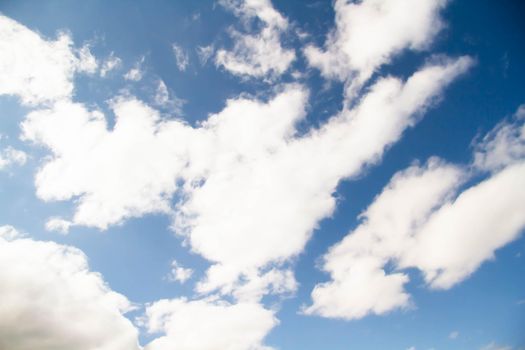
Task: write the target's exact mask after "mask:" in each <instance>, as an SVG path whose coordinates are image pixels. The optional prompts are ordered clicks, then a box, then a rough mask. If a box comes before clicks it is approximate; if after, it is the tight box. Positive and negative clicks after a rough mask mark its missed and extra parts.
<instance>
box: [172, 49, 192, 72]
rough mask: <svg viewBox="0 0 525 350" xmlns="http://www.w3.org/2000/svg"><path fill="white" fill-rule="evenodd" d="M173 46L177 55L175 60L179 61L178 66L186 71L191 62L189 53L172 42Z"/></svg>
mask: <svg viewBox="0 0 525 350" xmlns="http://www.w3.org/2000/svg"><path fill="white" fill-rule="evenodd" d="M171 48H172V49H173V54H174V55H175V62H176V63H177V68H178V69H179V70H180V71H181V72H184V71H185V70H186V68H187V67H188V64H189V63H190V58H189V56H188V53H187V52H186V51H185V50H184V49H183V48H182V47H181V46H180V45H177V44H172V45H171Z"/></svg>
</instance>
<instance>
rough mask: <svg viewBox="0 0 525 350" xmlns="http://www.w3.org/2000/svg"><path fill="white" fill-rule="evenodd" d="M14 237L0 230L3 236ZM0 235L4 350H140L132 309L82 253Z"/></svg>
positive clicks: (0, 331)
mask: <svg viewBox="0 0 525 350" xmlns="http://www.w3.org/2000/svg"><path fill="white" fill-rule="evenodd" d="M6 231H10V232H11V231H13V230H12V228H10V227H7V229H6V226H3V227H0V232H4V233H5V232H6ZM9 236H10V237H9V238H10V240H6V235H5V234H0V310H2V312H1V313H0V348H2V349H11V350H30V349H42V350H67V349H79V350H83V349H85V350H93V349H100V350H130V349H137V350H138V349H139V345H138V341H137V330H136V329H135V327H134V326H133V325H132V324H131V322H130V321H129V320H128V319H126V318H125V317H124V316H123V315H122V313H123V312H125V311H126V310H129V309H130V307H131V305H130V303H129V301H128V300H127V299H126V298H125V297H124V296H122V295H120V294H118V293H115V292H113V291H112V290H111V289H109V287H108V286H107V285H106V284H105V282H104V281H103V280H102V277H101V276H100V274H98V273H95V272H91V271H90V270H89V268H88V265H87V261H86V257H85V256H84V254H83V253H82V252H81V251H79V250H78V249H75V248H72V247H68V246H63V245H59V244H55V243H52V242H39V241H34V240H31V239H24V238H17V237H18V236H19V235H14V236H13V235H9Z"/></svg>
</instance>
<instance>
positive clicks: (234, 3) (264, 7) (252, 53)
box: [215, 0, 295, 78]
mask: <svg viewBox="0 0 525 350" xmlns="http://www.w3.org/2000/svg"><path fill="white" fill-rule="evenodd" d="M219 3H220V4H221V5H222V6H224V7H225V8H226V9H229V10H230V11H232V12H233V13H234V14H235V15H236V16H237V17H239V18H240V19H241V20H242V21H243V22H244V23H245V24H247V23H250V22H251V23H255V24H256V25H259V26H260V31H259V32H257V33H251V34H248V33H241V32H239V31H237V30H233V29H232V30H231V31H230V34H231V37H232V39H233V40H234V41H235V44H234V46H233V48H232V49H231V50H227V49H219V50H217V54H216V56H215V63H216V64H217V65H218V66H222V67H224V69H226V70H228V71H229V72H230V73H232V74H235V75H238V76H243V77H255V78H272V77H275V76H279V75H281V74H283V73H284V72H285V71H286V70H287V69H288V67H289V66H290V64H291V63H292V62H293V61H294V60H295V52H294V51H293V50H292V49H286V48H283V46H282V44H281V35H282V34H283V33H284V32H285V31H286V30H287V28H288V25H289V24H288V20H287V19H286V18H285V17H284V16H282V15H281V14H280V13H279V12H278V11H277V10H275V8H274V7H273V5H272V3H271V1H270V0H220V1H219Z"/></svg>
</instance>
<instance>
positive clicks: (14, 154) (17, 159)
mask: <svg viewBox="0 0 525 350" xmlns="http://www.w3.org/2000/svg"><path fill="white" fill-rule="evenodd" d="M26 162H27V154H26V153H25V152H24V151H20V150H17V149H15V148H13V147H11V146H9V147H6V148H5V149H3V150H2V151H1V152H0V170H2V169H4V168H7V167H8V166H10V165H13V164H16V165H24V164H25V163H26Z"/></svg>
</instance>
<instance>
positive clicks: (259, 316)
mask: <svg viewBox="0 0 525 350" xmlns="http://www.w3.org/2000/svg"><path fill="white" fill-rule="evenodd" d="M143 323H144V325H145V326H146V328H147V330H148V331H149V332H150V333H159V332H163V333H165V335H164V336H161V337H159V338H156V339H155V340H153V341H152V342H151V343H150V344H148V345H147V346H146V347H145V349H146V350H171V349H184V350H271V348H269V347H267V346H264V345H263V344H262V341H263V340H264V337H265V336H266V334H267V333H268V332H269V331H270V330H271V329H272V328H273V327H274V326H276V325H277V323H278V321H277V320H276V319H275V317H274V315H273V312H272V311H269V310H266V309H264V308H263V307H262V306H261V305H259V304H253V303H238V304H229V303H227V302H224V301H216V300H211V299H208V300H195V301H189V300H187V299H184V298H180V299H172V300H160V301H158V302H155V303H153V304H152V305H149V306H148V307H147V309H146V316H145V317H144V319H143Z"/></svg>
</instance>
